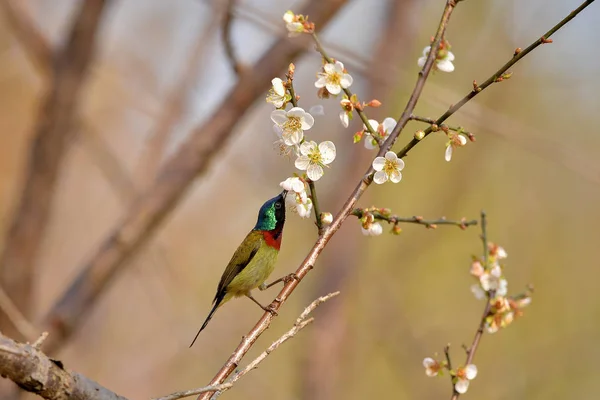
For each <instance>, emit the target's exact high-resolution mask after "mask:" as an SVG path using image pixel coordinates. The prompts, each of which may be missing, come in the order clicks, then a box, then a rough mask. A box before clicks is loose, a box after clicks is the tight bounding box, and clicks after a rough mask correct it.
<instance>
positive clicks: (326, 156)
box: [319, 140, 336, 164]
mask: <svg viewBox="0 0 600 400" xmlns="http://www.w3.org/2000/svg"><path fill="white" fill-rule="evenodd" d="M319 151H320V152H321V161H322V162H323V164H330V163H331V162H332V161H333V160H335V154H336V153H335V144H333V142H332V141H329V140H327V141H325V142H321V144H319Z"/></svg>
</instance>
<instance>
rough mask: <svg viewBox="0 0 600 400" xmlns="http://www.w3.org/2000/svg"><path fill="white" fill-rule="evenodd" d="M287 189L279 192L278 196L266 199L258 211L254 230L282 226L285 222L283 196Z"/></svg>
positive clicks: (268, 229) (265, 229) (267, 229)
mask: <svg viewBox="0 0 600 400" xmlns="http://www.w3.org/2000/svg"><path fill="white" fill-rule="evenodd" d="M286 195H287V190H284V191H283V192H281V193H280V194H279V195H278V196H275V197H273V198H272V199H270V200H267V201H266V202H265V204H263V205H262V207H261V208H260V210H259V211H258V221H256V226H255V227H254V230H256V231H272V230H274V229H276V228H283V223H284V222H285V196H286Z"/></svg>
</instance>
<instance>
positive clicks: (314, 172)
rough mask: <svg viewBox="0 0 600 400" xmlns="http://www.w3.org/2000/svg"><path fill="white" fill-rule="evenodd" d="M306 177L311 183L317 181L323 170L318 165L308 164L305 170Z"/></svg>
mask: <svg viewBox="0 0 600 400" xmlns="http://www.w3.org/2000/svg"><path fill="white" fill-rule="evenodd" d="M306 175H307V176H308V179H310V180H311V181H314V182H316V181H318V180H319V179H321V177H322V176H323V168H322V167H321V166H320V165H319V164H310V165H309V166H308V169H307V170H306Z"/></svg>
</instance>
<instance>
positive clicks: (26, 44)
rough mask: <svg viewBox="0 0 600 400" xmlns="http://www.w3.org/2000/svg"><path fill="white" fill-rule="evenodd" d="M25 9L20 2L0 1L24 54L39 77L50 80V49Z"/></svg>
mask: <svg viewBox="0 0 600 400" xmlns="http://www.w3.org/2000/svg"><path fill="white" fill-rule="evenodd" d="M25 7H26V6H25V5H24V4H23V1H22V0H0V8H2V11H3V12H4V16H5V18H6V20H7V22H8V23H9V24H10V25H11V27H12V29H13V30H14V31H15V36H16V38H17V40H18V41H20V42H21V45H22V46H23V49H24V50H25V53H26V54H27V55H28V56H29V58H30V59H31V61H32V63H33V65H34V66H35V67H36V68H37V69H38V70H39V72H40V73H41V75H43V76H44V77H47V78H50V76H51V75H52V60H53V58H54V54H53V52H52V48H51V47H50V45H49V44H48V42H47V41H46V39H45V38H44V36H43V35H42V33H41V32H40V31H39V30H38V28H37V27H36V26H35V23H34V21H33V20H32V19H31V16H30V15H28V13H27V11H26V10H25Z"/></svg>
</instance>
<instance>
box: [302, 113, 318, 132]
mask: <svg viewBox="0 0 600 400" xmlns="http://www.w3.org/2000/svg"><path fill="white" fill-rule="evenodd" d="M301 121H302V129H303V130H305V131H307V130H309V129H310V128H312V126H313V125H314V124H315V119H314V118H313V116H312V115H310V114H309V113H304V118H302V119H301Z"/></svg>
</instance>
